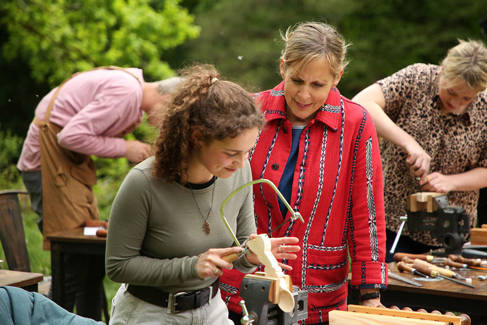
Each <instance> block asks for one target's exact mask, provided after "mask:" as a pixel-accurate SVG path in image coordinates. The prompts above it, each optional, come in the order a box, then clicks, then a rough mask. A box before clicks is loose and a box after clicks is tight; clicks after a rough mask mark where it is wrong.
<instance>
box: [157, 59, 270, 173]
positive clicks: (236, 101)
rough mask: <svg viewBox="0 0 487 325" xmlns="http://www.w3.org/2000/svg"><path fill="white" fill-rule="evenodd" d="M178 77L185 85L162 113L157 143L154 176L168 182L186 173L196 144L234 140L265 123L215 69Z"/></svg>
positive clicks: (247, 97) (242, 93)
mask: <svg viewBox="0 0 487 325" xmlns="http://www.w3.org/2000/svg"><path fill="white" fill-rule="evenodd" d="M181 76H182V77H183V78H184V82H183V84H182V85H181V86H180V87H178V89H177V91H176V92H175V93H174V94H173V97H172V98H171V101H170V103H169V106H168V107H167V110H166V111H165V112H164V113H163V116H162V122H161V130H160V133H159V136H158V138H157V141H156V154H155V161H154V175H155V176H156V177H158V178H162V179H164V180H166V181H168V182H173V181H176V180H178V179H180V178H181V177H182V176H183V175H184V174H185V173H186V171H187V167H188V160H189V158H190V155H191V153H192V152H193V151H194V150H197V149H198V143H200V142H204V143H210V142H211V141H213V140H223V139H226V138H235V137H236V136H238V135H240V134H241V133H242V132H243V131H244V130H247V129H251V128H254V127H256V128H259V129H260V128H261V127H262V126H263V124H264V117H263V115H262V113H261V112H260V110H259V109H258V108H257V106H256V104H255V102H254V100H253V98H252V97H251V95H250V94H249V93H248V92H247V91H245V90H244V89H243V88H242V87H240V86H239V85H237V84H235V83H233V82H230V81H224V80H219V79H218V78H219V77H220V75H219V74H218V72H217V71H216V69H215V67H214V66H212V65H196V66H193V67H191V68H188V69H185V70H183V71H182V73H181Z"/></svg>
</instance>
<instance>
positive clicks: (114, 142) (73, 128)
mask: <svg viewBox="0 0 487 325" xmlns="http://www.w3.org/2000/svg"><path fill="white" fill-rule="evenodd" d="M137 87H138V86H137ZM137 91H138V88H134V87H133V85H132V84H121V85H113V86H112V87H111V88H109V89H108V90H100V92H99V93H97V95H96V97H95V98H93V99H92V100H91V101H90V102H88V103H87V104H86V105H85V106H83V107H82V109H81V110H79V111H78V113H77V114H76V115H74V116H73V117H71V119H70V120H69V122H68V123H67V124H66V125H65V126H64V127H63V129H62V130H61V132H59V134H58V136H57V138H58V142H59V144H60V145H61V146H62V147H64V148H66V149H69V150H72V151H75V152H79V153H82V154H86V155H96V156H100V157H110V158H118V157H126V158H127V159H129V160H130V161H132V162H138V161H141V160H143V159H145V158H146V157H148V156H149V155H150V154H151V150H150V146H149V145H148V144H144V143H142V142H140V141H136V140H133V141H126V140H124V139H122V138H121V136H123V135H124V134H126V133H127V131H130V130H133V129H134V127H135V125H136V123H137V122H138V121H139V119H140V116H141V111H140V109H139V106H140V103H139V101H138V100H137V98H138V97H140V96H138V95H137V94H138V92H137Z"/></svg>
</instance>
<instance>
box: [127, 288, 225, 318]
mask: <svg viewBox="0 0 487 325" xmlns="http://www.w3.org/2000/svg"><path fill="white" fill-rule="evenodd" d="M219 283H220V282H219V281H218V280H216V281H215V282H213V283H212V284H211V285H210V286H209V287H206V288H203V289H200V290H196V291H190V292H184V293H178V294H175V295H174V297H173V300H174V301H173V304H174V306H168V304H169V293H168V292H165V291H162V290H160V289H158V288H155V287H149V286H138V285H132V284H130V285H129V286H128V288H127V291H128V292H130V293H131V294H132V295H134V296H136V297H137V298H139V299H142V300H144V301H145V302H148V303H150V304H153V305H156V306H159V307H164V308H171V310H172V311H173V312H181V311H185V310H190V309H195V308H199V307H201V306H203V305H205V304H206V303H208V302H209V301H210V299H211V298H213V297H214V296H215V295H216V293H217V291H218V286H219ZM210 292H211V297H210Z"/></svg>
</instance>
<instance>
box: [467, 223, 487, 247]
mask: <svg viewBox="0 0 487 325" xmlns="http://www.w3.org/2000/svg"><path fill="white" fill-rule="evenodd" d="M482 226H484V225H482ZM470 243H471V244H472V245H487V228H483V227H482V228H472V229H470Z"/></svg>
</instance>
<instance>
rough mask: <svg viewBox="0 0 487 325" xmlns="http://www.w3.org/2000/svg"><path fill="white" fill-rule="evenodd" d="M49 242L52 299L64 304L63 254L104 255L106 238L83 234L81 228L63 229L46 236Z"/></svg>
mask: <svg viewBox="0 0 487 325" xmlns="http://www.w3.org/2000/svg"><path fill="white" fill-rule="evenodd" d="M47 239H48V240H49V241H50V242H51V270H52V300H54V301H55V302H56V303H58V304H59V305H61V306H64V301H65V294H64V291H63V290H62V288H63V285H62V284H63V283H64V264H63V263H62V261H63V255H64V254H65V253H71V254H86V255H103V256H105V246H106V238H105V237H97V236H85V235H83V228H77V229H73V230H63V231H59V232H55V233H52V234H51V235H49V236H47Z"/></svg>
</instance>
